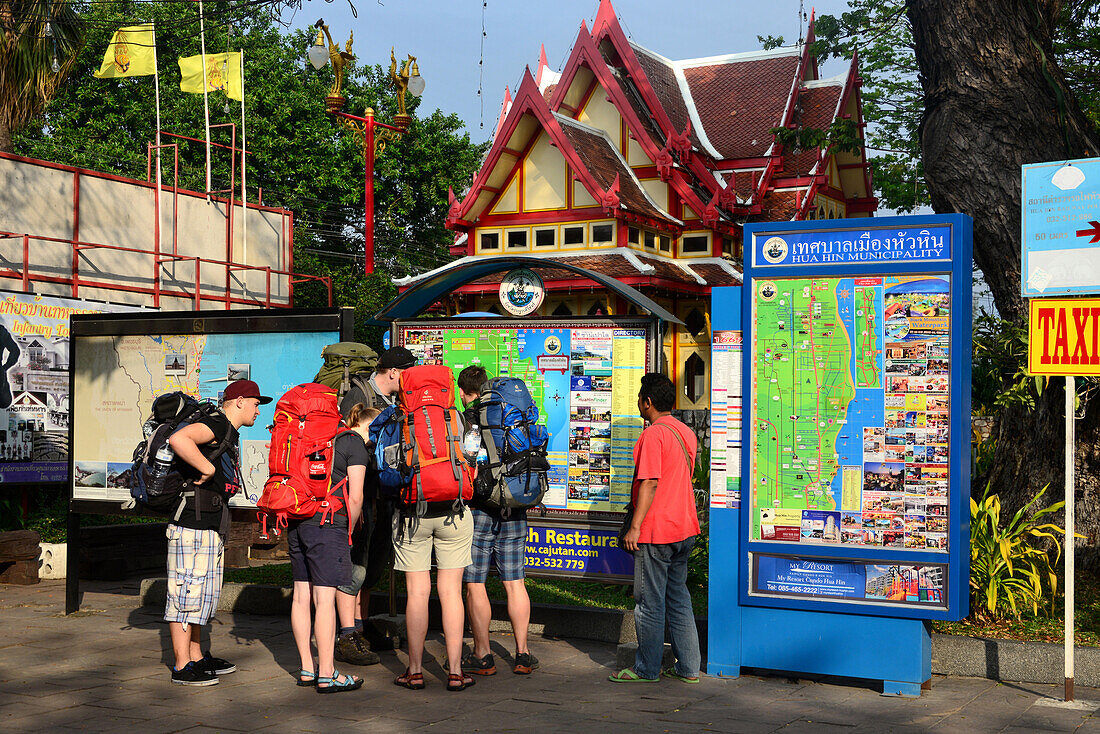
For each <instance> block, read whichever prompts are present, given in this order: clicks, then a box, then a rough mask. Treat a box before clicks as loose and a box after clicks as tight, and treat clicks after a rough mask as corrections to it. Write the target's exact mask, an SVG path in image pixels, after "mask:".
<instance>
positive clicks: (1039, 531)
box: [970, 485, 1065, 619]
mask: <svg viewBox="0 0 1100 734" xmlns="http://www.w3.org/2000/svg"><path fill="white" fill-rule="evenodd" d="M989 489H990V487H989V485H986V488H985V492H983V493H982V498H981V501H980V502H975V501H974V499H973V498H971V500H970V609H971V613H972V614H974V615H975V616H976V617H979V618H1003V617H1007V616H1012V617H1014V618H1016V619H1019V618H1020V615H1021V612H1022V610H1024V609H1030V611H1031V613H1032V614H1034V615H1038V614H1039V610H1040V608H1041V607H1042V606H1043V604H1044V602H1045V599H1044V589H1049V592H1050V596H1049V601H1050V609H1049V612H1048V613H1053V607H1054V593H1055V591H1056V590H1057V588H1058V577H1057V575H1056V574H1055V572H1054V568H1053V566H1052V565H1051V560H1050V556H1049V555H1048V554H1047V551H1046V550H1044V549H1043V548H1040V547H1038V546H1037V545H1036V544H1035V543H1036V541H1037V540H1038V539H1040V538H1048V539H1049V540H1050V541H1051V543H1052V545H1053V549H1054V552H1055V554H1056V556H1055V557H1056V558H1057V556H1059V555H1061V545H1060V544H1059V542H1058V538H1057V537H1056V535H1055V533H1061V534H1062V535H1063V536H1064V535H1065V531H1064V530H1062V529H1061V528H1059V527H1058V526H1057V525H1055V524H1053V523H1042V522H1040V521H1041V520H1042V518H1043V517H1045V516H1046V515H1050V514H1051V513H1054V512H1058V511H1059V510H1061V509H1062V506H1063V505H1064V504H1065V503H1064V502H1055V503H1054V504H1053V505H1051V506H1049V507H1044V508H1043V509H1041V510H1036V511H1035V513H1034V514H1032V515H1031V516H1030V517H1029V516H1028V510H1029V509H1031V507H1032V506H1033V505H1035V503H1037V502H1038V501H1039V498H1040V497H1042V496H1043V495H1044V494H1045V493H1046V490H1047V488H1046V487H1043V489H1042V490H1040V491H1039V493H1038V494H1037V495H1035V497H1034V498H1032V500H1031V501H1030V502H1028V503H1027V504H1026V505H1024V506H1023V507H1022V508H1020V510H1019V511H1018V512H1017V513H1016V514H1015V515H1014V516H1013V517H1012V519H1011V520H1010V521H1009V522H1008V523H1007V524H1003V525H1002V522H1001V499H1000V497H998V496H997V495H995V494H994V495H990V493H989ZM1056 562H1057V561H1056ZM1044 611H1047V610H1045V609H1044Z"/></svg>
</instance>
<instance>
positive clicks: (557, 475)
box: [516, 329, 570, 484]
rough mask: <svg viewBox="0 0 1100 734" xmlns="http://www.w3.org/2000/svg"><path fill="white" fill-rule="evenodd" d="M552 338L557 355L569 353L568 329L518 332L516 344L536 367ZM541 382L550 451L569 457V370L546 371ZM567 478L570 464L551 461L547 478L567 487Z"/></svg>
mask: <svg viewBox="0 0 1100 734" xmlns="http://www.w3.org/2000/svg"><path fill="white" fill-rule="evenodd" d="M550 337H556V338H557V339H558V341H559V342H560V343H561V349H560V350H559V351H558V355H557V356H561V355H567V354H569V353H570V344H569V329H517V331H516V342H517V346H518V347H519V358H520V359H529V360H531V364H532V365H537V364H538V358H539V357H540V356H543V355H546V353H547V352H546V340H547V339H548V338H550ZM542 380H543V389H544V393H543V394H544V396H545V398H544V400H543V409H544V410H545V412H546V430H547V432H548V433H549V434H550V443H549V445H548V446H547V451H548V452H549V453H550V454H554V453H560V455H561V456H568V455H569V370H566V371H565V372H559V371H554V370H546V371H545V372H542ZM568 475H569V467H568V462H562V463H560V464H559V463H555V462H553V461H551V463H550V471H549V473H548V474H547V477H546V479H547V481H548V482H549V483H550V484H565V483H566V482H567V481H568V479H569V476H568Z"/></svg>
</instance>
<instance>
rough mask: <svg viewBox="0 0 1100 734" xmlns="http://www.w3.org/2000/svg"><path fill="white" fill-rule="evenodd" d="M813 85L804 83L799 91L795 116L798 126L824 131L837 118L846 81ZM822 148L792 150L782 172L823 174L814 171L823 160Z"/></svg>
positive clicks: (789, 173)
mask: <svg viewBox="0 0 1100 734" xmlns="http://www.w3.org/2000/svg"><path fill="white" fill-rule="evenodd" d="M811 85H812V86H803V88H802V89H800V90H799V92H798V107H797V109H798V112H797V113H796V115H795V123H796V124H797V125H798V126H799V127H803V128H813V129H817V130H825V129H827V128H828V127H829V125H830V124H832V122H833V120H835V119H836V116H837V113H838V111H839V109H838V108H839V106H840V102H841V96H842V95H843V93H844V81H843V80H837V81H836V82H835V83H827V84H824V85H820V86H819V85H818V84H813V83H811ZM821 154H822V150H821V149H820V148H810V149H809V150H803V151H801V152H799V153H794V152H791V153H789V154H788V155H787V156H786V157H785V158H784V161H783V170H782V175H787V176H804V175H806V174H808V173H823V171H814V170H813V169H814V167H815V166H816V165H817V164H818V163H819V162H820V160H821Z"/></svg>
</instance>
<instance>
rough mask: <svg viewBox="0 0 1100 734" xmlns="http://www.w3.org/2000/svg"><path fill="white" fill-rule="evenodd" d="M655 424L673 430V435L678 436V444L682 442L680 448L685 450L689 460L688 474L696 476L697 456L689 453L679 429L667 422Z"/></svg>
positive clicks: (685, 459) (686, 459) (686, 460)
mask: <svg viewBox="0 0 1100 734" xmlns="http://www.w3.org/2000/svg"><path fill="white" fill-rule="evenodd" d="M653 425H654V426H662V427H664V428H667V429H668V430H670V431H672V435H673V436H675V437H676V442H677V443H678V444H680V448H681V449H682V450H683V452H684V461H685V462H687V465H688V476H689V477H693V476H695V457H694V456H692V455H691V454H689V453H688V450H687V444H685V443H684V439H683V437H682V436H680V432H679V431H677V430H676V429H675V428H673V427H672V426H670V425H668V424H667V423H654V424H653Z"/></svg>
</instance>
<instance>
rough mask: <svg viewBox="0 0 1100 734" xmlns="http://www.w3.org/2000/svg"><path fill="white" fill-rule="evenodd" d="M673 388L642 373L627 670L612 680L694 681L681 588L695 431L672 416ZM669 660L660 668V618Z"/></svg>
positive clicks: (689, 540)
mask: <svg viewBox="0 0 1100 734" xmlns="http://www.w3.org/2000/svg"><path fill="white" fill-rule="evenodd" d="M675 402H676V388H675V387H674V386H673V384H672V381H671V380H669V379H668V378H667V377H665V376H664V375H661V374H657V373H650V374H647V375H644V376H643V377H642V386H641V390H640V391H639V392H638V412H639V413H640V414H641V416H642V418H644V419H645V420H646V421H647V422H648V423H649V427H648V428H646V429H645V430H644V431H642V435H641V437H640V438H639V439H638V443H637V444H636V445H635V446H634V466H635V467H636V470H635V475H634V488H633V494H632V501H633V503H634V520H633V522H632V524H631V526H630V530H629V532H627V534H626V537H625V538H624V539H623V547H624V548H625V549H626V550H627V551H630V552H632V553H634V600H635V605H634V627H635V629H636V630H637V633H638V653H637V656H636V657H635V661H634V667H633V668H624V669H623V670H620V671H619V672H618V673H614V674H612V675H611V676H609V679H610V680H612V681H614V682H616V683H643V682H650V683H651V682H655V681H657V680H658V677H659V676H661V675H663V676H665V677H666V678H675V679H677V680H680V681H683V682H684V683H698V682H699V665H700V664H701V656H700V653H699V632H698V630H696V628H695V614H694V612H693V611H692V609H691V594H690V593H689V592H688V588H687V571H688V556H690V555H691V548H692V546H693V545H695V536H697V535H698V534H699V518H698V516H697V515H696V511H695V490H694V489H693V487H692V484H691V477H692V475H693V474H694V473H695V449H696V439H695V434H694V432H692V430H691V429H690V428H688V427H687V426H685V425H684V424H683V423H681V422H680V421H678V420H676V419H675V418H673V417H672V415H671V412H672V406H673V405H674V404H675ZM666 620H667V621H668V629H669V632H670V634H671V642H672V652H673V654H674V655H675V657H676V665H675V666H674V667H672V668H668V669H667V670H663V671H662V670H661V657H662V654H663V652H664V643H665V621H666Z"/></svg>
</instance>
